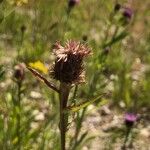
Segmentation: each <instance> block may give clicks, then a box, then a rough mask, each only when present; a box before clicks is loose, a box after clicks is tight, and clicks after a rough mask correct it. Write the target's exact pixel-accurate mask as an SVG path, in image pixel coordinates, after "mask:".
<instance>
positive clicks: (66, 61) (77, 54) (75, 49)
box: [50, 41, 91, 84]
mask: <svg viewBox="0 0 150 150" xmlns="http://www.w3.org/2000/svg"><path fill="white" fill-rule="evenodd" d="M90 52H91V51H90V49H89V48H88V47H87V46H85V45H83V44H81V43H80V42H76V41H68V42H66V44H65V46H64V47H63V46H62V45H61V44H60V42H56V44H55V46H54V54H55V56H56V59H55V64H54V66H53V69H52V71H51V73H50V74H51V75H52V77H53V78H54V79H56V80H59V81H60V82H65V83H71V84H72V83H74V84H79V83H82V82H84V81H85V77H84V66H83V58H84V57H86V56H88V55H89V54H90Z"/></svg>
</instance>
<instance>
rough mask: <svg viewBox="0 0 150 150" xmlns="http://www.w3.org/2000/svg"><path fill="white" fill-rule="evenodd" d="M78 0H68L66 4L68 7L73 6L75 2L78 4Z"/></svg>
mask: <svg viewBox="0 0 150 150" xmlns="http://www.w3.org/2000/svg"><path fill="white" fill-rule="evenodd" d="M79 1H80V0H69V2H68V6H69V7H73V6H75V5H76V4H78V3H79Z"/></svg>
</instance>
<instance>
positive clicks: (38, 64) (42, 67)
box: [29, 61, 48, 74]
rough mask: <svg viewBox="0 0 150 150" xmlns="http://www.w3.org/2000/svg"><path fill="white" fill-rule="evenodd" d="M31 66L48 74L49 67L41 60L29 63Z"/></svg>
mask: <svg viewBox="0 0 150 150" xmlns="http://www.w3.org/2000/svg"><path fill="white" fill-rule="evenodd" d="M29 66H30V67H32V68H34V69H37V70H39V71H41V72H42V73H44V74H48V68H47V67H46V66H45V65H44V64H43V63H42V62H41V61H36V62H31V63H29Z"/></svg>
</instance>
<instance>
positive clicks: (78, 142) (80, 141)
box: [76, 131, 88, 146]
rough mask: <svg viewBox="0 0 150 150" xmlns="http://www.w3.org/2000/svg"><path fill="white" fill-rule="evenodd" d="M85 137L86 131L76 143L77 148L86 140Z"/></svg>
mask: <svg viewBox="0 0 150 150" xmlns="http://www.w3.org/2000/svg"><path fill="white" fill-rule="evenodd" d="M87 135H88V131H86V132H85V133H83V134H82V135H81V137H80V139H79V140H78V141H77V143H76V145H77V146H78V145H80V144H81V143H82V142H83V140H84V139H85V138H86V136H87Z"/></svg>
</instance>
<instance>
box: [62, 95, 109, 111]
mask: <svg viewBox="0 0 150 150" xmlns="http://www.w3.org/2000/svg"><path fill="white" fill-rule="evenodd" d="M101 97H102V95H101V96H98V97H97V98H95V99H92V100H89V101H86V102H83V103H81V104H78V105H76V106H69V107H67V108H66V109H64V112H76V111H78V110H80V109H82V108H85V107H87V106H88V105H90V104H92V103H94V102H95V101H97V100H99V99H101ZM100 103H102V105H104V104H106V103H107V100H106V99H104V100H103V101H101V102H100Z"/></svg>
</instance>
